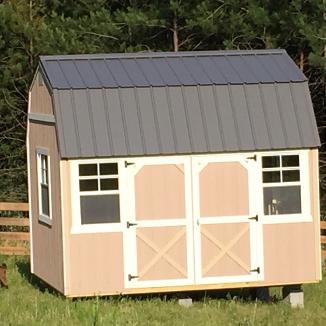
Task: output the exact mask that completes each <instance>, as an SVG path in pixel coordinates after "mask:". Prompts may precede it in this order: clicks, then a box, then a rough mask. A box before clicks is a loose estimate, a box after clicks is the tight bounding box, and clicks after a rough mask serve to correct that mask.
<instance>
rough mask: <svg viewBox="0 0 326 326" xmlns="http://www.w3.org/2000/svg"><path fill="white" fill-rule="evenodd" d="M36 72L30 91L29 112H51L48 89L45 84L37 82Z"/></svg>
mask: <svg viewBox="0 0 326 326" xmlns="http://www.w3.org/2000/svg"><path fill="white" fill-rule="evenodd" d="M39 74H40V73H38V74H37V76H36V77H35V81H34V84H33V87H32V89H31V93H30V112H31V113H43V114H53V107H52V100H51V96H50V94H49V91H48V89H47V87H46V86H45V84H44V83H43V86H41V85H40V84H39V81H38V76H39Z"/></svg>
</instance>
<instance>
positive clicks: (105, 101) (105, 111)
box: [101, 88, 114, 154]
mask: <svg viewBox="0 0 326 326" xmlns="http://www.w3.org/2000/svg"><path fill="white" fill-rule="evenodd" d="M101 93H102V98H103V104H104V113H105V117H106V119H105V124H106V127H107V129H106V130H107V131H108V133H107V136H108V140H109V146H110V149H111V151H108V152H111V153H112V154H114V145H113V140H112V134H111V132H109V131H110V130H111V126H110V113H109V101H108V99H107V94H106V90H105V89H104V88H102V90H101Z"/></svg>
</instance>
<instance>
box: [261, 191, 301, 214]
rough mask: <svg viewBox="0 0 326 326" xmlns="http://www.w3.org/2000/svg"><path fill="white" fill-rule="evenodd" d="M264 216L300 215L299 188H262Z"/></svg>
mask: <svg viewBox="0 0 326 326" xmlns="http://www.w3.org/2000/svg"><path fill="white" fill-rule="evenodd" d="M264 213H265V215H278V214H300V213H301V189H300V186H287V187H268V188H264Z"/></svg>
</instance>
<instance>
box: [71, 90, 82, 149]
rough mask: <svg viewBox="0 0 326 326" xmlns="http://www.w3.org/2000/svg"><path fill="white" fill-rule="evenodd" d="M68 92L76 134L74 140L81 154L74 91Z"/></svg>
mask: <svg viewBox="0 0 326 326" xmlns="http://www.w3.org/2000/svg"><path fill="white" fill-rule="evenodd" d="M69 93H70V101H71V108H72V116H73V119H74V125H75V126H74V127H75V134H76V136H77V137H76V140H77V152H78V154H79V155H81V154H82V150H81V144H80V134H79V129H78V122H77V113H76V104H75V98H74V93H73V90H72V89H70V90H69Z"/></svg>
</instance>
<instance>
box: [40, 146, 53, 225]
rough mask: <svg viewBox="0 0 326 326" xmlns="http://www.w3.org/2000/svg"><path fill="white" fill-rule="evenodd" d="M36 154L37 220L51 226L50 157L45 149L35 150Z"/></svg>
mask: <svg viewBox="0 0 326 326" xmlns="http://www.w3.org/2000/svg"><path fill="white" fill-rule="evenodd" d="M36 152H37V179H38V181H37V182H38V206H39V220H40V221H42V222H44V223H48V224H51V219H52V216H51V193H50V192H51V182H50V156H49V155H48V151H47V150H45V149H37V151H36Z"/></svg>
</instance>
